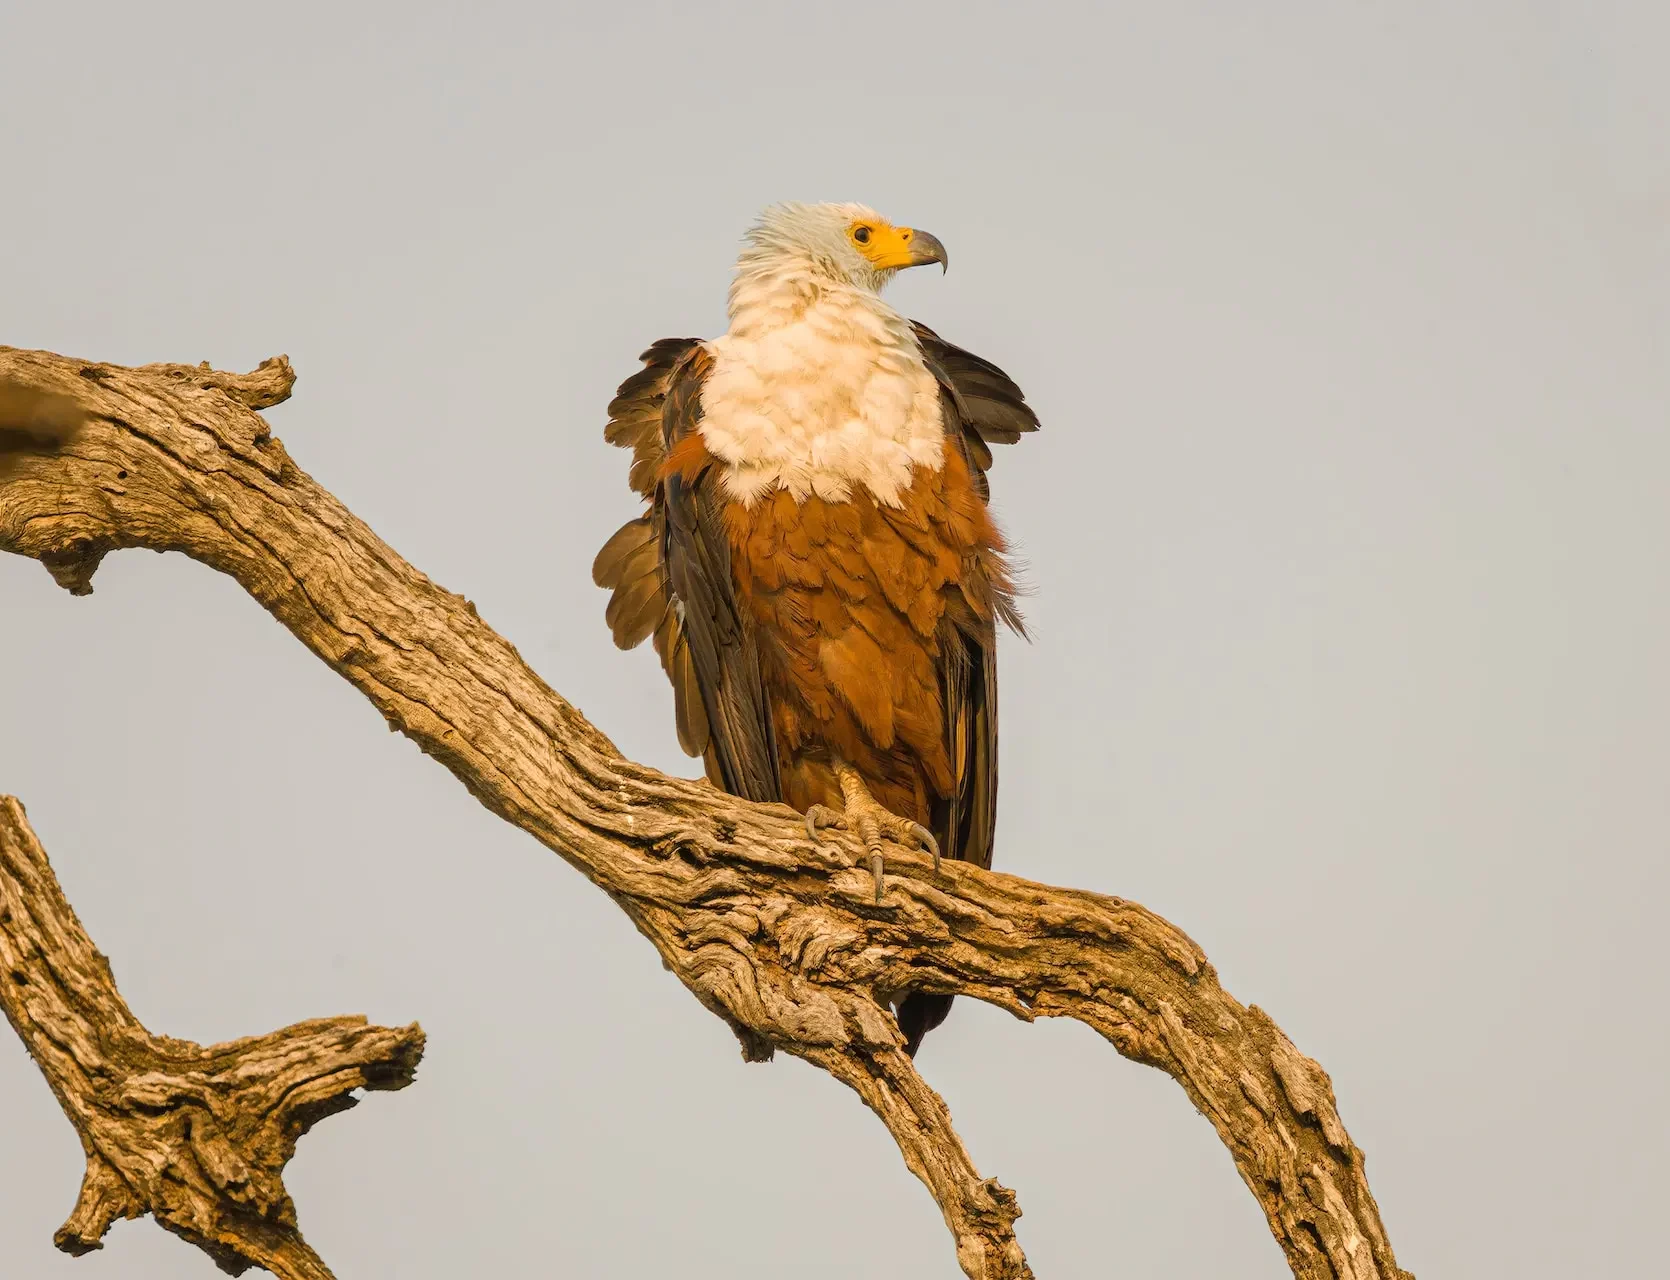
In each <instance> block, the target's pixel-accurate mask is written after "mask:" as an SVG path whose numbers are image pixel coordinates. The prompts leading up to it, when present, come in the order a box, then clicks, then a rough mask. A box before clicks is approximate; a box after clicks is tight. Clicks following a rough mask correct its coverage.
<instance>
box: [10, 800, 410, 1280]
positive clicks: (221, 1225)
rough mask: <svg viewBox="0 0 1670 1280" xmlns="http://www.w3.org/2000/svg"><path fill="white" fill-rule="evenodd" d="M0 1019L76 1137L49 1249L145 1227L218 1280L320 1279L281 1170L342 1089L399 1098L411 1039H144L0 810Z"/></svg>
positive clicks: (325, 1279)
mask: <svg viewBox="0 0 1670 1280" xmlns="http://www.w3.org/2000/svg"><path fill="white" fill-rule="evenodd" d="M0 1007H3V1008H4V1009H5V1011H6V1017H7V1018H8V1019H9V1020H10V1021H11V1024H12V1026H13V1028H14V1029H16V1031H17V1034H18V1035H19V1036H21V1037H22V1039H23V1043H24V1045H25V1046H26V1047H27V1048H28V1050H29V1054H30V1056H31V1057H33V1058H34V1060H35V1063H36V1065H37V1066H39V1067H40V1069H41V1073H42V1074H43V1075H44V1076H46V1080H47V1083H48V1084H49V1085H51V1086H52V1092H53V1093H54V1094H56V1095H57V1097H58V1102H59V1104H60V1105H61V1106H62V1107H63V1108H64V1114H65V1115H66V1116H68V1117H69V1118H70V1123H71V1124H73V1125H74V1126H75V1128H76V1132H77V1133H78V1134H80V1135H81V1146H82V1149H83V1150H85V1151H86V1153H87V1171H86V1174H85V1175H84V1177H83V1179H82V1183H81V1195H80V1197H79V1198H78V1199H77V1201H76V1206H75V1211H74V1212H73V1213H72V1214H71V1215H70V1218H69V1221H68V1222H66V1223H65V1224H64V1225H63V1226H62V1227H60V1228H59V1229H58V1233H57V1234H56V1235H55V1236H54V1237H53V1242H54V1243H55V1244H56V1245H57V1246H58V1247H59V1248H60V1249H62V1250H64V1251H65V1252H66V1253H74V1254H82V1253H87V1252H89V1251H91V1250H93V1249H98V1248H101V1247H102V1245H101V1241H102V1240H103V1239H104V1234H105V1232H107V1231H109V1230H110V1225H111V1223H113V1222H114V1221H116V1219H118V1218H137V1217H141V1216H143V1215H144V1214H147V1213H149V1214H151V1215H152V1216H153V1217H155V1218H156V1220H157V1221H158V1222H160V1223H161V1224H162V1225H163V1226H165V1227H167V1228H168V1229H169V1230H170V1231H173V1232H175V1233H176V1234H178V1235H180V1236H183V1237H185V1239H187V1240H189V1241H191V1242H192V1243H193V1244H195V1245H196V1246H198V1248H200V1249H202V1250H203V1251H204V1252H205V1253H207V1254H208V1255H209V1256H210V1257H211V1258H213V1259H214V1260H215V1262H216V1263H217V1264H218V1265H219V1266H220V1268H221V1269H222V1270H223V1271H226V1272H229V1273H230V1274H232V1275H240V1274H242V1273H243V1272H244V1271H247V1270H248V1269H249V1268H250V1267H251V1266H259V1267H264V1268H266V1269H267V1270H268V1271H270V1272H272V1273H273V1274H274V1275H276V1276H281V1277H284V1278H285V1280H330V1275H331V1273H330V1270H329V1268H327V1267H326V1266H325V1264H324V1263H323V1262H321V1261H320V1260H319V1257H318V1255H317V1254H315V1253H314V1252H313V1250H312V1249H310V1248H309V1247H308V1246H307V1243H306V1242H305V1241H304V1240H303V1239H302V1236H301V1232H300V1231H299V1230H298V1229H297V1227H296V1209H295V1206H294V1205H293V1204H292V1203H291V1202H290V1195H289V1193H288V1192H287V1191H285V1189H284V1179H283V1175H284V1166H285V1165H286V1164H288V1163H289V1162H290V1157H291V1156H293V1155H294V1154H295V1153H296V1140H297V1139H298V1138H299V1137H301V1135H302V1134H304V1133H306V1132H307V1131H308V1129H310V1128H311V1127H312V1126H313V1125H314V1124H315V1123H317V1122H318V1121H320V1120H322V1119H324V1118H325V1117H326V1116H328V1115H334V1114H335V1113H336V1112H338V1111H345V1110H347V1109H348V1108H349V1107H352V1106H353V1105H354V1102H355V1100H354V1098H353V1096H352V1093H353V1090H355V1089H402V1088H405V1086H406V1085H408V1084H410V1083H411V1081H412V1073H413V1072H414V1071H415V1070H416V1069H417V1064H418V1059H419V1058H421V1057H422V1056H423V1032H422V1030H420V1029H419V1028H418V1026H417V1025H416V1024H415V1023H414V1024H413V1025H412V1026H409V1027H405V1028H402V1029H400V1030H393V1029H391V1028H389V1027H373V1026H369V1025H367V1023H366V1021H365V1019H364V1018H319V1019H317V1020H315V1021H312V1022H302V1023H298V1024H296V1025H295V1026H293V1027H286V1028H285V1029H284V1030H283V1031H275V1032H273V1033H272V1034H271V1035H266V1036H259V1037H255V1038H251V1039H247V1040H234V1041H232V1042H231V1043H230V1044H217V1045H213V1046H211V1047H209V1048H207V1049H205V1048H203V1047H202V1046H201V1045H196V1044H192V1043H191V1042H190V1041H187V1040H173V1039H170V1038H168V1037H166V1036H155V1035H152V1034H151V1033H150V1032H149V1031H147V1030H145V1028H144V1027H143V1026H141V1025H140V1023H139V1020H138V1019H137V1018H135V1017H134V1016H133V1013H132V1011H131V1010H130V1009H129V1008H128V1006H127V1002H126V1001H124V1000H123V999H122V997H121V994H120V993H119V992H118V991H117V990H116V980H115V978H113V977H112V976H111V972H110V965H109V963H108V962H107V961H106V960H105V958H104V956H102V955H101V954H100V953H99V952H98V950H97V949H96V948H95V947H94V946H93V943H92V940H91V939H90V938H88V936H87V934H86V932H85V931H84V930H83V929H82V927H81V922H80V921H79V920H77V919H76V918H75V912H74V911H72V910H71V909H70V904H69V903H68V902H67V901H66V900H65V898H64V894H63V890H62V889H61V888H59V885H58V879H57V877H56V876H54V875H53V874H52V867H51V865H50V864H49V863H48V862H47V858H46V851H45V850H44V849H42V848H41V844H40V841H39V840H37V839H36V838H35V833H34V832H33V831H31V830H30V828H29V822H28V819H27V818H26V817H25V816H24V812H23V806H22V804H20V803H19V802H18V801H17V800H15V799H13V798H12V797H10V796H0Z"/></svg>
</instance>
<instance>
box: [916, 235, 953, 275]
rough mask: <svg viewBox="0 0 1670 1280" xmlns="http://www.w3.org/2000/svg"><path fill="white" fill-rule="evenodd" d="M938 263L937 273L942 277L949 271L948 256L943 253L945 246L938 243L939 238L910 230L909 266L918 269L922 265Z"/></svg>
mask: <svg viewBox="0 0 1670 1280" xmlns="http://www.w3.org/2000/svg"><path fill="white" fill-rule="evenodd" d="M928 262H937V263H939V273H940V274H941V275H944V274H945V273H946V272H947V271H949V270H950V269H951V259H950V256H949V255H948V254H947V253H946V252H945V246H944V245H942V244H941V243H940V242H939V237H938V236H936V235H934V234H933V233H932V232H928V231H917V230H916V229H915V228H912V229H911V233H910V265H911V266H913V267H920V266H922V265H923V264H924V263H928Z"/></svg>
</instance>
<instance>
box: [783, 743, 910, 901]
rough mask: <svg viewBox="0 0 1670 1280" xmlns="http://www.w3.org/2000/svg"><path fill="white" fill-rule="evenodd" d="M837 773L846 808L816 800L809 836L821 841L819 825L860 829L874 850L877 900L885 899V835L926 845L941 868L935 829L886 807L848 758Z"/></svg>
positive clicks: (872, 862)
mask: <svg viewBox="0 0 1670 1280" xmlns="http://www.w3.org/2000/svg"><path fill="white" fill-rule="evenodd" d="M835 776H836V777H837V778H838V779H839V780H840V783H841V795H842V798H843V800H844V802H845V803H844V804H843V806H842V810H841V811H840V812H837V811H836V810H834V809H830V808H827V807H826V806H824V805H821V804H815V805H813V806H812V807H811V808H810V809H808V810H806V836H807V838H808V839H809V840H811V841H812V843H814V844H817V843H819V841H818V828H819V827H841V828H843V829H845V830H847V831H852V832H854V833H856V834H857V836H858V838H859V839H860V840H862V841H863V842H864V847H865V849H867V850H868V851H869V854H870V874H871V875H872V876H873V877H874V878H875V882H876V901H877V902H880V901H881V888H882V885H881V878H882V871H883V861H882V854H881V842H882V840H883V839H892V840H896V841H898V842H899V843H900V844H906V845H913V846H915V847H917V848H922V849H926V850H927V851H928V852H929V853H931V854H933V857H934V870H935V871H938V870H939V841H937V840H935V839H934V837H933V833H932V832H931V831H929V830H928V829H927V828H926V827H924V826H923V825H922V824H921V823H920V822H912V821H911V820H910V819H909V818H901V817H900V816H899V815H898V814H896V813H893V812H891V811H889V810H887V809H884V808H882V807H881V805H880V803H878V802H877V800H876V798H875V797H874V796H872V795H871V794H870V789H869V788H868V787H867V786H865V785H864V779H863V778H862V777H860V776H859V773H858V770H856V769H854V768H853V767H852V766H851V765H849V764H846V763H845V762H841V763H838V764H836V766H835Z"/></svg>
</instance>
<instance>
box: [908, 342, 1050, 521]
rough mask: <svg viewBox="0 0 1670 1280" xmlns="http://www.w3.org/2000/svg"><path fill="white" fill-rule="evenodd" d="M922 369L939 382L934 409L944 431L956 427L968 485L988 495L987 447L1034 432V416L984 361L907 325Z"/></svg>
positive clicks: (989, 454) (1009, 381)
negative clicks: (941, 415)
mask: <svg viewBox="0 0 1670 1280" xmlns="http://www.w3.org/2000/svg"><path fill="white" fill-rule="evenodd" d="M911 328H912V329H914V330H915V331H916V340H917V342H919V343H921V345H922V356H923V358H924V359H925V360H926V361H927V364H928V370H929V372H930V373H932V374H933V375H934V379H935V380H936V381H937V382H938V383H939V390H940V405H941V408H942V409H943V410H944V411H945V420H946V425H947V427H950V426H952V425H953V424H955V425H956V426H957V427H959V428H960V429H961V436H962V439H963V442H964V452H965V454H966V456H967V457H968V461H969V465H970V466H971V467H973V468H974V483H975V485H976V487H978V488H979V490H980V496H981V497H982V498H985V497H989V496H990V494H991V489H990V486H989V485H988V484H987V482H986V469H987V468H988V467H990V466H991V465H992V451H991V449H990V447H989V446H990V445H994V444H1014V443H1015V442H1016V441H1017V440H1019V439H1020V438H1021V436H1023V435H1025V434H1026V433H1028V432H1031V431H1036V430H1037V429H1038V415H1037V414H1035V413H1033V412H1032V406H1031V405H1029V404H1027V402H1026V396H1024V395H1023V394H1022V393H1021V389H1020V388H1019V387H1017V386H1016V385H1015V383H1014V380H1013V379H1011V378H1010V377H1009V375H1008V374H1006V373H1004V372H1003V370H1002V369H999V368H998V367H997V366H996V365H995V364H993V363H992V362H991V361H989V360H982V359H981V358H980V357H979V356H977V355H975V354H974V353H973V352H971V351H964V350H963V349H962V348H961V347H959V346H954V345H953V344H952V343H949V342H947V341H946V340H945V339H944V338H942V337H940V336H939V335H938V334H937V333H935V332H934V331H933V330H932V329H930V328H928V326H927V325H925V324H920V323H918V322H916V321H914V320H913V321H911Z"/></svg>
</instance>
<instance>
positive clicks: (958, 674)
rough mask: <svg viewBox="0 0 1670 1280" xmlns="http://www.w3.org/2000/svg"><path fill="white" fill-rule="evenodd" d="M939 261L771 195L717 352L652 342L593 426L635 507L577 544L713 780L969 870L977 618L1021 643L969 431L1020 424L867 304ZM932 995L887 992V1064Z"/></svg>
mask: <svg viewBox="0 0 1670 1280" xmlns="http://www.w3.org/2000/svg"><path fill="white" fill-rule="evenodd" d="M934 262H937V263H939V264H940V266H941V268H942V269H943V268H944V267H945V266H946V263H947V258H946V252H945V247H944V246H943V245H942V244H941V243H940V242H939V240H938V239H936V238H935V237H934V236H932V235H929V234H928V233H927V232H926V231H919V230H914V229H912V228H910V227H899V226H894V225H893V224H892V223H890V222H888V221H887V220H886V219H885V218H883V217H881V216H880V215H879V214H877V213H875V212H874V211H873V210H871V209H867V208H865V207H863V206H862V205H856V204H815V205H806V204H782V205H775V206H773V207H771V208H769V209H767V210H766V211H765V212H764V213H763V214H762V215H761V216H760V218H759V220H758V222H757V223H756V224H755V225H754V227H753V228H752V229H751V230H750V231H749V233H748V235H747V238H746V241H745V243H744V247H743V250H742V253H741V255H740V257H739V258H738V259H737V264H736V275H735V278H734V281H733V282H732V284H731V288H730V305H729V311H730V328H729V329H728V330H726V332H725V333H724V334H723V335H722V336H721V337H718V338H713V339H711V340H708V341H701V340H699V339H695V338H667V339H663V340H662V341H660V342H657V343H656V344H655V345H654V346H652V347H650V349H649V350H648V351H646V352H645V353H644V354H643V356H642V357H641V359H642V361H643V364H644V368H643V369H641V370H640V371H639V372H638V373H636V374H634V375H633V376H632V377H630V378H628V379H627V380H626V381H625V382H624V383H622V384H621V387H620V390H619V392H618V393H617V394H616V396H615V399H614V401H613V403H611V404H610V406H609V424H608V427H607V428H606V430H605V433H604V434H605V438H606V439H607V440H609V441H610V442H611V443H613V444H616V445H620V446H623V447H626V448H630V449H631V450H632V453H633V459H632V469H631V485H632V487H633V489H635V490H636V491H637V492H638V493H639V494H640V495H641V496H642V497H643V498H645V499H646V500H647V502H648V510H647V511H646V513H645V514H644V515H643V516H641V517H639V518H638V519H636V520H633V521H631V522H630V523H628V524H626V525H624V526H623V527H622V528H621V529H620V530H619V532H617V533H616V534H615V535H614V536H613V537H612V538H610V539H609V541H608V542H607V543H606V544H605V545H604V547H603V549H602V551H601V552H599V553H598V556H597V561H596V564H595V566H594V568H593V577H594V579H595V580H596V582H597V584H598V585H599V586H601V587H605V588H608V589H609V590H611V591H612V592H613V596H612V598H611V600H610V602H609V606H608V610H607V614H606V617H607V620H608V623H609V627H610V629H611V630H612V631H613V633H614V639H615V643H616V644H617V645H619V646H620V647H621V648H623V649H629V648H632V647H633V646H635V645H637V644H639V643H640V642H641V641H642V640H643V639H644V638H645V637H646V636H653V637H654V643H655V649H656V652H657V653H658V654H659V655H660V657H661V662H662V665H663V667H664V668H665V670H666V673H667V676H668V678H669V679H670V680H671V682H672V686H673V701H674V709H675V715H676V719H677V725H678V739H679V743H680V745H681V746H682V747H683V748H684V750H685V751H686V752H688V753H689V754H690V755H692V756H701V757H702V759H703V761H704V762H705V765H706V770H707V776H708V778H709V779H710V780H711V781H712V782H713V783H714V785H715V786H718V787H721V788H722V789H724V790H725V791H728V792H730V793H731V794H733V795H737V796H743V797H746V798H747V799H750V800H759V801H784V802H786V803H788V804H789V805H791V806H793V807H794V808H795V809H797V810H799V811H800V812H802V813H804V814H805V815H806V822H807V830H808V834H809V835H810V836H811V837H812V839H813V840H814V841H815V840H816V839H817V830H818V827H819V826H820V825H823V826H842V827H846V828H848V829H850V830H853V831H854V832H855V833H856V834H858V835H859V837H860V838H861V839H862V840H863V842H864V844H865V847H866V849H867V850H868V852H869V855H870V865H871V870H872V873H873V874H874V877H875V893H876V900H877V901H878V902H880V901H881V899H882V893H883V871H884V868H883V862H882V845H883V841H884V839H893V840H897V841H900V842H907V843H913V844H917V845H919V846H921V847H923V848H926V849H928V850H930V851H931V852H932V853H933V854H934V858H935V864H936V866H937V864H938V859H939V857H940V855H942V854H943V855H944V856H945V857H947V858H957V859H961V860H964V861H967V862H972V863H976V864H978V865H979V866H982V867H989V866H990V865H991V860H992V833H993V827H994V824H995V822H996V817H997V667H996V624H997V623H998V622H999V621H1001V622H1004V623H1006V624H1007V625H1008V626H1010V627H1012V628H1013V629H1014V630H1015V631H1017V632H1020V631H1021V623H1020V617H1019V615H1018V614H1017V613H1016V611H1015V605H1014V583H1013V579H1012V577H1011V574H1010V571H1009V568H1008V566H1007V564H1006V563H1005V559H1004V541H1003V538H1002V536H1001V535H1000V534H999V532H998V530H997V527H996V526H995V524H994V523H993V521H992V517H991V515H990V514H989V512H988V510H987V505H986V501H987V496H988V489H987V482H986V470H987V468H988V467H989V466H990V465H991V461H992V454H991V450H990V448H989V447H988V446H989V445H991V444H994V443H1003V444H1009V443H1013V442H1014V441H1016V440H1018V439H1019V438H1020V437H1021V435H1022V434H1023V433H1025V432H1029V431H1035V430H1036V429H1037V427H1038V419H1037V417H1036V415H1035V414H1034V413H1033V411H1032V410H1031V408H1029V407H1028V406H1027V404H1026V401H1025V398H1024V397H1023V396H1022V394H1021V391H1020V389H1019V388H1018V387H1017V386H1016V385H1015V384H1014V383H1013V382H1012V381H1010V379H1009V377H1008V376H1007V375H1006V374H1004V373H1003V372H1002V370H1000V369H998V368H997V367H996V366H995V365H992V364H990V363H988V362H987V361H985V360H982V359H980V358H979V357H978V356H975V355H971V354H970V353H969V352H967V351H964V350H962V349H961V348H958V347H955V346H953V345H951V344H950V343H949V342H946V341H945V340H944V339H942V338H941V337H940V336H939V335H938V334H936V333H934V332H933V331H932V330H931V329H929V328H927V327H926V326H925V325H921V324H917V323H915V322H913V321H910V320H907V319H905V318H904V317H903V316H901V315H900V314H899V313H898V312H897V311H895V310H894V309H893V308H892V307H890V306H889V305H888V304H887V303H886V302H885V301H883V300H882V297H881V292H882V289H883V287H884V286H885V285H886V284H887V282H888V281H889V280H890V279H891V278H892V276H893V275H894V274H895V273H896V272H898V271H899V270H901V269H903V268H905V267H914V266H920V265H923V264H925V263H934ZM950 1006H951V997H950V996H948V995H940V994H934V993H928V992H915V993H910V994H908V995H907V996H906V997H905V998H904V1000H903V1001H902V1002H901V1003H900V1005H899V1007H898V1010H897V1015H898V1020H899V1027H900V1030H901V1032H902V1033H903V1036H904V1039H905V1045H906V1049H907V1051H908V1052H910V1053H912V1054H914V1053H915V1052H916V1049H917V1047H918V1046H919V1045H920V1044H921V1042H922V1037H923V1036H924V1035H925V1034H926V1033H927V1032H928V1031H929V1030H931V1029H932V1028H933V1027H936V1026H938V1025H939V1024H940V1023H941V1022H943V1021H944V1019H945V1016H946V1014H947V1013H948V1012H949V1010H950Z"/></svg>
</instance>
